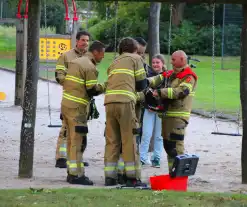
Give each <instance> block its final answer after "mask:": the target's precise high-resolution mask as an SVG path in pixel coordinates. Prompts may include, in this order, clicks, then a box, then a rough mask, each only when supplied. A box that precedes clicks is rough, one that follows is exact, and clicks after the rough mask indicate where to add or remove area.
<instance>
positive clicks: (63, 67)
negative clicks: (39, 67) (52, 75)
mask: <svg viewBox="0 0 247 207" xmlns="http://www.w3.org/2000/svg"><path fill="white" fill-rule="evenodd" d="M65 69H66V67H65V66H64V65H56V70H65Z"/></svg>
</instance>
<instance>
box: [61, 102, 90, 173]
mask: <svg viewBox="0 0 247 207" xmlns="http://www.w3.org/2000/svg"><path fill="white" fill-rule="evenodd" d="M62 115H63V124H64V125H65V126H67V171H68V174H69V175H74V176H79V177H80V176H83V175H84V164H83V151H84V150H83V149H84V148H85V147H84V146H83V143H85V141H84V139H86V135H87V133H88V127H87V108H86V106H83V105H82V106H80V107H78V108H68V107H66V106H62Z"/></svg>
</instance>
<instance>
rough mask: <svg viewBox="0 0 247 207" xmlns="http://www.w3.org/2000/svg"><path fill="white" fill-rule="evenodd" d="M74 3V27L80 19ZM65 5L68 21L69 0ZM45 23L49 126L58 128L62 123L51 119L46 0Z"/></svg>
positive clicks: (45, 6) (65, 0) (45, 7)
mask: <svg viewBox="0 0 247 207" xmlns="http://www.w3.org/2000/svg"><path fill="white" fill-rule="evenodd" d="M72 3H73V14H74V17H73V27H75V26H76V24H75V22H77V21H78V17H77V9H76V4H75V1H74V0H72ZM64 5H65V11H66V16H65V20H66V21H68V20H69V15H68V11H69V7H68V2H67V0H64ZM44 16H45V17H44V23H45V40H46V41H45V42H46V45H45V48H46V66H45V67H46V79H47V90H48V95H47V96H48V114H49V125H48V127H49V128H56V127H62V125H55V124H52V121H51V104H50V103H51V101H50V84H49V83H50V80H49V67H48V50H47V48H49V47H48V41H47V40H48V34H47V5H46V0H44Z"/></svg>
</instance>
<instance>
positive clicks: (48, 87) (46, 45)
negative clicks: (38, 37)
mask: <svg viewBox="0 0 247 207" xmlns="http://www.w3.org/2000/svg"><path fill="white" fill-rule="evenodd" d="M46 7H47V6H46V0H44V13H45V14H44V15H45V21H44V22H45V52H46V64H45V67H46V80H47V89H48V97H47V98H48V113H49V120H50V125H51V105H50V84H49V71H48V70H49V69H48V52H47V48H48V42H47V40H48V38H47V11H46Z"/></svg>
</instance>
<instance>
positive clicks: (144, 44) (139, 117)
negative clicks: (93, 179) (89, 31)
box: [118, 37, 150, 184]
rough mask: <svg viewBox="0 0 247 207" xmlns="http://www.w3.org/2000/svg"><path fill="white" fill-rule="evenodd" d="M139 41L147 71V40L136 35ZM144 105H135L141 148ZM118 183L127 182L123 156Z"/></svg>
mask: <svg viewBox="0 0 247 207" xmlns="http://www.w3.org/2000/svg"><path fill="white" fill-rule="evenodd" d="M134 39H135V40H136V42H137V54H138V55H140V56H141V57H142V61H143V66H144V69H145V71H146V74H147V71H148V70H150V66H149V65H148V64H146V63H145V59H146V57H145V52H146V48H147V42H146V41H145V40H144V39H143V38H142V37H135V38H134ZM143 111H144V110H143V107H142V105H141V102H137V103H136V106H135V112H136V117H137V120H138V122H139V123H140V134H139V136H137V137H136V142H137V147H138V148H139V144H140V142H141V132H142V130H141V125H142V115H143ZM118 183H119V184H125V183H126V175H125V172H124V161H123V158H122V156H120V158H119V161H118Z"/></svg>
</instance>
